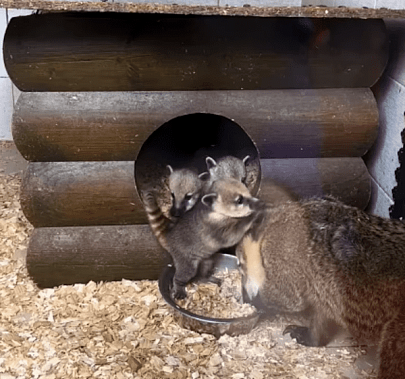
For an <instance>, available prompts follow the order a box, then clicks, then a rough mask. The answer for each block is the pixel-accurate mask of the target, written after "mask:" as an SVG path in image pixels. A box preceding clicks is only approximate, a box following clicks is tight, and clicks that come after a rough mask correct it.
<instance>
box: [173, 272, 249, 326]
mask: <svg viewBox="0 0 405 379" xmlns="http://www.w3.org/2000/svg"><path fill="white" fill-rule="evenodd" d="M215 277H216V278H218V279H219V280H221V285H220V286H218V285H217V284H215V283H198V282H197V283H190V284H188V285H187V297H186V298H185V299H183V300H179V301H178V302H177V303H178V304H179V305H180V306H181V307H182V308H184V309H187V310H189V311H190V312H193V313H195V314H198V315H200V316H206V317H212V318H236V317H244V316H248V315H251V314H252V313H254V312H255V310H256V308H255V307H253V306H252V305H250V304H243V303H242V301H241V297H242V291H241V283H242V282H241V279H242V278H241V273H240V272H239V270H230V271H228V270H225V271H223V272H220V273H217V274H215Z"/></svg>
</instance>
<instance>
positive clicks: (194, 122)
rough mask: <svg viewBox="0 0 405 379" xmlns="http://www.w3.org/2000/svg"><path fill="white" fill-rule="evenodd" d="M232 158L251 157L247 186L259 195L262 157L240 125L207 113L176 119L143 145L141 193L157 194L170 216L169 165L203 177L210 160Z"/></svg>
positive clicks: (138, 161) (138, 171)
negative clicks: (186, 169) (200, 174)
mask: <svg viewBox="0 0 405 379" xmlns="http://www.w3.org/2000/svg"><path fill="white" fill-rule="evenodd" d="M229 155H231V156H234V157H236V158H239V159H243V158H245V157H246V156H247V155H249V159H248V161H247V163H246V171H247V178H246V186H247V187H248V189H249V191H250V192H251V194H252V195H256V193H257V192H258V190H259V186H260V159H259V153H258V151H257V148H256V146H255V144H254V143H253V141H252V140H251V138H250V137H249V136H248V135H247V133H246V132H245V131H244V130H243V129H242V128H241V127H240V126H239V125H238V124H236V123H235V122H233V121H231V120H230V119H228V118H226V117H223V116H218V115H213V114H205V113H194V114H190V115H185V116H180V117H176V118H174V119H172V120H170V121H168V122H166V123H165V124H163V125H162V126H160V127H159V128H158V129H157V130H155V131H154V132H153V133H152V134H151V135H150V136H149V138H148V139H147V140H146V141H145V143H144V144H143V145H142V148H141V150H140V151H139V154H138V157H137V159H136V162H135V183H136V186H137V190H138V192H139V193H141V192H142V191H151V190H152V191H154V192H157V193H158V202H159V205H160V207H161V209H162V210H163V212H165V213H166V211H167V210H168V208H170V205H171V197H170V191H169V189H168V180H167V179H168V176H169V170H168V168H167V165H171V166H172V167H173V169H180V168H189V169H194V170H197V171H198V173H203V172H206V171H207V166H206V162H205V158H206V157H207V156H210V157H212V158H214V159H215V160H218V159H219V158H222V157H225V156H229Z"/></svg>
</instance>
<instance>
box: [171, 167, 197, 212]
mask: <svg viewBox="0 0 405 379" xmlns="http://www.w3.org/2000/svg"><path fill="white" fill-rule="evenodd" d="M167 168H168V169H169V172H170V175H169V190H170V194H171V197H172V206H171V208H170V215H171V216H173V217H180V216H182V215H183V214H184V213H186V212H187V211H189V210H190V209H191V208H193V207H194V205H195V204H196V202H197V201H198V200H199V198H200V197H201V195H202V190H203V187H204V182H203V180H202V179H201V178H200V176H199V175H198V174H197V173H196V172H195V171H193V170H190V169H188V168H182V169H177V170H173V168H172V167H171V166H170V165H168V166H167Z"/></svg>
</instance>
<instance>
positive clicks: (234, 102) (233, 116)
mask: <svg viewBox="0 0 405 379" xmlns="http://www.w3.org/2000/svg"><path fill="white" fill-rule="evenodd" d="M196 113H199V114H205V115H207V114H212V115H218V116H222V117H225V118H227V119H229V120H233V121H234V122H235V123H236V124H238V125H239V126H240V127H241V128H243V130H245V132H246V133H247V134H248V135H249V136H250V137H251V139H252V140H253V141H254V143H255V144H256V146H257V148H258V150H259V152H260V156H261V157H262V158H264V159H267V158H311V157H312V158H313V157H342V156H346V157H348V156H362V155H363V154H364V153H365V152H366V151H367V150H368V149H369V148H370V147H371V146H372V144H373V143H374V141H375V138H376V136H377V132H378V109H377V104H376V101H375V99H374V96H373V94H372V92H371V90H370V89H368V88H346V89H342V88H336V89H322V90H272V91H209V92H207V91H174V92H104V93H103V92H96V93H91V92H81V93H47V92H45V93H39V92H36V93H22V94H21V95H20V97H19V99H18V102H17V104H16V108H15V112H14V117H13V126H12V131H13V138H14V141H15V143H16V146H17V148H18V149H19V151H20V152H21V154H22V155H23V156H24V157H25V159H27V160H30V161H111V160H124V161H125V160H126V161H129V160H135V159H136V157H137V156H138V153H139V151H140V149H141V148H142V146H143V144H144V143H145V141H146V140H147V139H148V137H149V136H150V135H151V134H152V133H153V132H154V131H156V130H158V128H159V127H160V126H162V125H163V124H165V123H167V122H169V121H171V120H172V121H171V124H170V125H172V127H173V128H176V130H180V132H177V133H170V132H169V131H167V135H165V136H164V140H165V141H168V142H170V143H167V144H166V146H164V149H163V150H162V149H160V150H161V151H164V150H166V151H167V153H170V152H169V151H168V149H170V146H173V145H175V146H176V154H178V153H180V152H181V150H182V149H183V150H187V149H189V144H191V145H193V146H195V150H197V149H198V148H199V147H203V146H202V144H203V141H206V142H207V143H208V145H210V144H218V141H216V140H215V138H216V136H215V135H217V133H214V132H215V131H212V133H213V135H212V136H210V135H209V134H208V132H206V130H207V127H208V126H209V125H215V124H216V123H219V121H218V119H216V118H215V117H214V116H212V117H213V118H212V120H211V121H210V122H209V123H208V124H209V125H208V124H207V123H206V120H205V119H200V117H199V116H198V117H197V116H190V115H193V114H196ZM186 115H188V117H191V118H190V119H188V121H189V123H187V122H185V121H184V120H186V119H184V118H183V119H180V118H179V119H176V120H174V119H175V118H177V117H180V116H186ZM205 117H207V116H205ZM181 120H183V121H181ZM229 120H228V122H229V123H231V122H230V121H229ZM224 124H226V123H224V122H223V123H222V124H221V125H222V126H223V125H224ZM191 125H192V128H191ZM224 127H230V126H228V124H226V125H225V126H224ZM160 130H161V129H160ZM170 130H171V129H170ZM191 131H192V133H191ZM181 133H183V134H181ZM214 134H215V135H214ZM201 135H204V138H201ZM155 136H156V135H155ZM174 136H175V137H174ZM179 136H180V137H181V138H184V136H187V140H188V142H187V144H184V146H183V147H182V145H181V144H179V141H178V138H179ZM228 137H229V135H228V136H227V134H226V133H225V134H224V135H223V136H222V141H220V142H223V143H225V142H226V141H227V139H228ZM210 138H212V142H211V141H210ZM156 143H158V142H156ZM199 144H200V145H199Z"/></svg>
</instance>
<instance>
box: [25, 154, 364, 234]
mask: <svg viewBox="0 0 405 379" xmlns="http://www.w3.org/2000/svg"><path fill="white" fill-rule="evenodd" d="M261 169H262V179H261V184H260V192H259V197H260V198H262V199H263V200H265V201H268V202H273V201H277V200H278V192H277V191H276V190H275V189H274V183H273V181H276V182H278V183H280V184H283V185H284V186H285V187H287V188H288V189H289V190H291V191H292V192H294V193H296V194H298V195H299V196H301V197H307V196H322V195H327V194H329V195H333V196H336V197H338V198H340V199H341V200H342V201H344V202H345V203H347V204H350V205H354V206H357V207H359V208H361V209H364V208H365V207H366V206H367V203H368V201H369V198H370V177H369V174H368V172H367V168H366V166H365V164H364V162H363V160H362V159H361V158H321V159H315V158H303V159H268V160H267V159H265V160H261ZM133 173H134V162H55V163H30V164H29V165H28V168H27V170H26V172H25V174H24V177H23V182H22V186H21V195H20V201H21V206H22V209H23V212H24V214H25V216H26V217H27V219H28V220H29V221H30V222H31V223H32V224H33V225H34V226H35V227H56V226H89V225H118V224H142V223H146V222H147V219H146V215H145V214H144V210H143V206H142V203H141V201H140V199H139V197H138V193H137V191H136V189H135V184H134V174H133Z"/></svg>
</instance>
